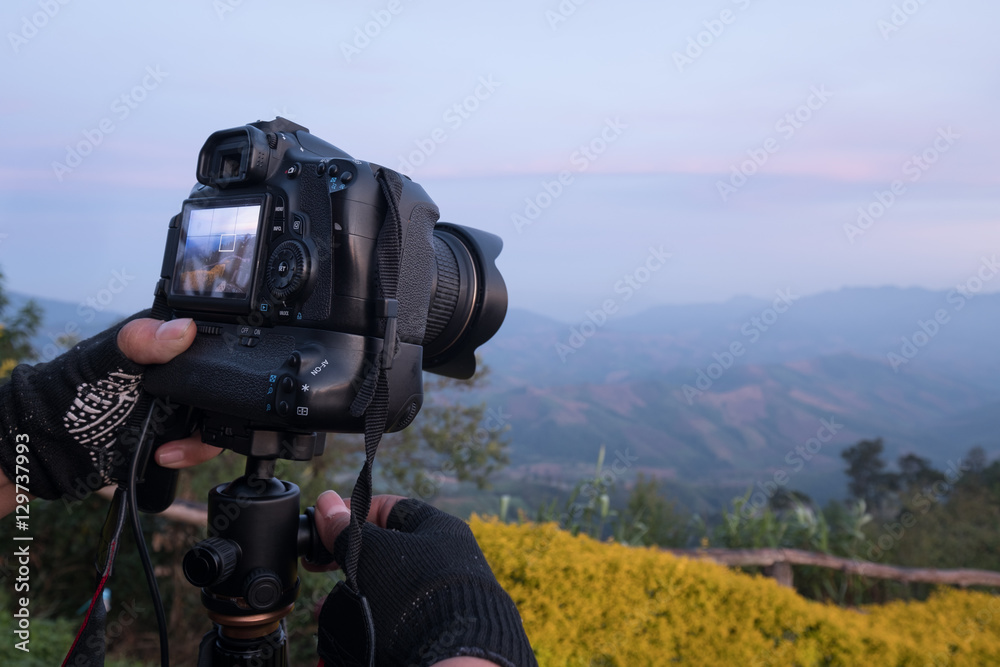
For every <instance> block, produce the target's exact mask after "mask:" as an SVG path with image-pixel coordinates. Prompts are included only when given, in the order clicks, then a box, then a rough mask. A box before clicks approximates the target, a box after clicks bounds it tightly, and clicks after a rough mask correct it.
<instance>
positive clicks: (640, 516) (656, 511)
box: [622, 473, 691, 547]
mask: <svg viewBox="0 0 1000 667" xmlns="http://www.w3.org/2000/svg"><path fill="white" fill-rule="evenodd" d="M638 522H641V523H642V525H643V527H644V528H645V532H644V533H643V535H642V537H641V542H642V544H644V545H646V546H653V545H656V546H661V547H684V546H687V543H688V541H689V539H690V537H691V519H690V517H689V516H687V515H686V514H685V513H684V512H683V511H682V510H679V509H678V508H677V505H676V504H675V503H674V502H673V501H670V500H668V499H667V498H665V497H664V496H663V495H661V494H660V485H659V484H658V483H657V481H656V479H655V478H652V477H651V478H646V476H645V475H643V474H642V473H639V477H638V479H637V480H636V482H635V486H634V487H632V492H631V493H630V494H629V497H628V504H627V505H626V508H625V513H624V516H623V517H622V523H623V524H625V525H629V524H635V523H638Z"/></svg>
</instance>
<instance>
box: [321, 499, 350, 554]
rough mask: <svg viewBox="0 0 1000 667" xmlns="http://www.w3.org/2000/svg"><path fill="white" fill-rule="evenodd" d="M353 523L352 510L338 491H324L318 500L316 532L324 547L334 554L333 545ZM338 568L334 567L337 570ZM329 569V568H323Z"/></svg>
mask: <svg viewBox="0 0 1000 667" xmlns="http://www.w3.org/2000/svg"><path fill="white" fill-rule="evenodd" d="M350 523H351V510H349V509H348V508H347V503H345V502H344V499H343V498H341V497H340V494H339V493H337V492H336V491H324V492H323V493H321V494H319V498H317V499H316V531H317V532H318V533H319V537H320V539H321V540H323V546H324V547H326V550H327V551H329V552H330V553H333V544H334V542H336V541H337V538H338V537H340V534H341V533H342V532H344V529H345V528H347V526H348V524H350ZM336 567H338V566H336V565H335V566H334V569H336ZM321 569H329V568H321Z"/></svg>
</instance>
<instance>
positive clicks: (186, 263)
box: [172, 202, 263, 299]
mask: <svg viewBox="0 0 1000 667" xmlns="http://www.w3.org/2000/svg"><path fill="white" fill-rule="evenodd" d="M234 203H235V202H234ZM240 204H241V205H239V206H216V207H199V206H193V205H192V206H189V205H185V211H184V224H183V227H182V229H181V237H180V244H179V249H178V250H179V253H178V255H179V256H178V261H177V267H176V270H175V271H174V282H173V290H172V291H173V293H174V294H175V295H178V296H200V297H216V298H223V299H247V298H249V296H250V291H251V290H252V289H253V272H254V258H255V254H256V249H257V230H258V228H259V226H260V215H261V210H262V208H263V207H262V206H261V204H260V203H259V202H255V203H246V204H245V205H243V204H244V202H240Z"/></svg>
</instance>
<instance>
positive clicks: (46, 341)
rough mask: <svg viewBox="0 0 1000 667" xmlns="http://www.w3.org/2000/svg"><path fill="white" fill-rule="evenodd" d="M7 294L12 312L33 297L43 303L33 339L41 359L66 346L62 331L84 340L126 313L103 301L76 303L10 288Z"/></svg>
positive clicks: (120, 318) (49, 357)
mask: <svg viewBox="0 0 1000 667" xmlns="http://www.w3.org/2000/svg"><path fill="white" fill-rule="evenodd" d="M7 296H8V297H9V298H10V305H9V306H8V309H9V310H10V312H13V311H16V310H17V309H19V308H21V307H22V306H23V305H24V304H25V303H27V301H28V300H29V299H30V300H32V301H34V302H35V303H37V304H38V305H39V306H41V308H42V326H41V328H40V329H39V332H38V334H37V335H36V336H35V337H34V338H33V339H32V341H31V344H32V345H33V346H34V348H35V350H36V351H37V353H38V354H39V360H40V361H50V360H51V359H52V358H53V357H55V356H56V355H57V354H59V353H60V352H61V351H62V350H63V348H61V347H59V345H58V343H59V340H60V337H61V336H62V335H64V334H67V333H69V334H72V335H75V336H76V337H78V339H79V340H84V339H86V338H89V337H90V336H93V335H94V334H96V333H99V332H101V331H104V330H105V329H107V328H108V327H110V326H111V325H112V324H114V323H115V322H119V321H121V320H122V319H124V318H125V317H126V315H124V314H122V313H118V312H115V311H111V310H107V309H104V308H103V307H102V306H101V304H99V303H94V304H90V305H88V304H86V303H79V304H74V303H69V302H66V301H60V300H57V299H46V298H41V297H35V296H27V295H25V294H20V293H18V292H10V293H8V295H7Z"/></svg>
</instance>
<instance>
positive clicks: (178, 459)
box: [154, 431, 222, 468]
mask: <svg viewBox="0 0 1000 667" xmlns="http://www.w3.org/2000/svg"><path fill="white" fill-rule="evenodd" d="M220 453H222V449H220V448H219V447H213V446H212V445H206V444H205V443H204V442H202V441H201V435H200V434H199V433H198V432H197V431H196V432H195V433H194V434H192V435H191V436H190V437H188V438H184V439H183V440H174V441H172V442H167V443H165V444H163V445H160V447H159V449H157V450H156V454H154V457H155V458H156V462H157V463H159V464H160V465H161V466H163V467H164V468H190V467H191V466H196V465H198V464H199V463H204V462H205V461H208V460H209V459H214V458H215V457H216V456H218V455H219V454H220Z"/></svg>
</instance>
